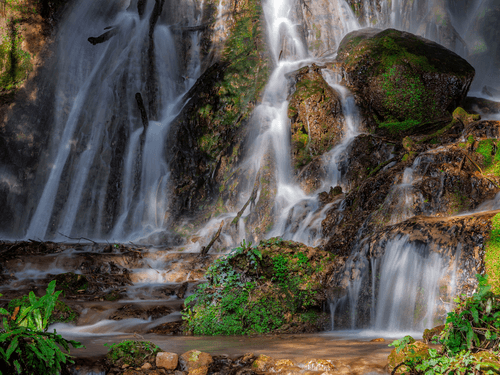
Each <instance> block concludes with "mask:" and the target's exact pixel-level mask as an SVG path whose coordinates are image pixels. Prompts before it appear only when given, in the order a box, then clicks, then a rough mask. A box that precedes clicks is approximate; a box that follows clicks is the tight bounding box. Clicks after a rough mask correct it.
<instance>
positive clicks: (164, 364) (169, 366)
mask: <svg viewBox="0 0 500 375" xmlns="http://www.w3.org/2000/svg"><path fill="white" fill-rule="evenodd" d="M178 363H179V356H178V355H177V354H175V353H168V352H160V353H158V354H157V355H156V367H158V368H164V369H166V370H175V369H176V368H177V365H178Z"/></svg>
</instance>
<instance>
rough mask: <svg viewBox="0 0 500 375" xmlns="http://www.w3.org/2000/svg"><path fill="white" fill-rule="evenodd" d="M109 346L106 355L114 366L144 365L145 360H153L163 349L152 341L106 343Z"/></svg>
mask: <svg viewBox="0 0 500 375" xmlns="http://www.w3.org/2000/svg"><path fill="white" fill-rule="evenodd" d="M104 346H107V347H109V352H108V354H107V355H106V357H107V359H108V361H109V362H110V363H111V365H113V366H122V365H129V366H136V367H137V366H142V365H143V364H144V363H145V362H153V361H154V359H155V357H156V354H158V353H159V352H161V349H160V347H159V346H157V345H156V344H154V343H152V342H151V341H132V340H126V341H122V342H120V343H115V344H104Z"/></svg>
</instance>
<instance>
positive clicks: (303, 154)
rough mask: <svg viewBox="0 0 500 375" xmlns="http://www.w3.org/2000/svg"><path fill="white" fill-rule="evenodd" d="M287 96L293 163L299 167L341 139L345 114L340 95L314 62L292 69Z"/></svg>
mask: <svg viewBox="0 0 500 375" xmlns="http://www.w3.org/2000/svg"><path fill="white" fill-rule="evenodd" d="M294 78H295V91H294V93H293V94H292V95H291V97H290V103H289V106H288V117H289V118H290V119H291V123H292V126H291V130H292V132H291V133H292V157H293V164H294V165H295V167H296V168H300V167H303V166H305V165H306V164H308V163H309V162H310V161H311V160H312V159H313V158H315V157H317V156H320V155H323V154H324V153H325V152H327V151H329V150H330V149H332V148H333V146H335V145H336V144H337V143H339V142H340V141H341V140H342V137H343V135H344V134H343V133H344V122H345V121H344V116H343V114H342V103H341V100H340V95H339V94H338V93H337V92H336V91H335V90H334V89H333V88H332V87H330V86H329V85H328V83H327V82H326V81H325V80H324V79H323V76H322V75H321V72H320V67H318V66H317V65H315V64H312V65H311V66H306V67H304V68H301V69H300V70H298V71H297V72H295V73H294Z"/></svg>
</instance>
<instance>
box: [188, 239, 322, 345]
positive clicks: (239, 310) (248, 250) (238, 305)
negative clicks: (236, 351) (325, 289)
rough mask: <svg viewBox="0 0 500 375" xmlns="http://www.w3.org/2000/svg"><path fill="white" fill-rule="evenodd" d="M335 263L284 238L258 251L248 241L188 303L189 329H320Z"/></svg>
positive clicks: (218, 266) (203, 332)
mask: <svg viewBox="0 0 500 375" xmlns="http://www.w3.org/2000/svg"><path fill="white" fill-rule="evenodd" d="M329 260H330V254H329V253H327V252H324V251H320V250H316V249H313V248H308V247H306V246H304V245H301V244H298V243H295V242H292V241H282V240H281V239H279V238H273V239H270V240H267V241H261V242H260V244H259V245H258V246H256V247H252V246H251V245H250V244H247V243H245V242H243V243H242V244H241V246H240V247H238V248H236V249H234V250H233V251H232V252H231V253H230V254H229V255H227V256H225V257H223V258H219V259H218V260H217V261H216V262H215V264H213V265H212V266H211V267H210V268H209V269H208V271H207V273H206V275H205V276H206V278H207V279H208V283H205V284H201V285H200V286H199V287H198V290H197V291H196V292H195V294H193V295H192V296H190V297H188V298H187V299H186V305H187V308H186V309H185V310H184V311H183V319H184V321H185V330H186V331H189V332H192V333H193V334H195V335H247V334H261V333H267V332H273V331H281V332H300V331H302V332H304V331H314V330H318V328H319V326H320V325H321V324H322V322H323V316H322V314H323V313H322V312H321V308H320V307H321V301H322V300H324V298H325V297H324V296H323V295H322V293H321V285H322V284H321V282H322V280H323V279H324V278H325V275H326V273H327V271H328V263H329ZM192 302H194V304H192ZM190 304H191V305H190Z"/></svg>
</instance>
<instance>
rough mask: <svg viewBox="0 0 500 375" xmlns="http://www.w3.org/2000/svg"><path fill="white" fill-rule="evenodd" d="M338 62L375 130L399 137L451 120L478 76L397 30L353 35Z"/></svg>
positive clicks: (343, 44)
mask: <svg viewBox="0 0 500 375" xmlns="http://www.w3.org/2000/svg"><path fill="white" fill-rule="evenodd" d="M337 60H338V62H340V63H342V64H343V69H344V72H345V74H344V77H345V83H346V84H347V86H348V87H349V88H350V89H351V91H352V92H353V93H354V95H355V97H356V101H357V103H358V105H359V106H360V107H361V108H362V110H363V111H365V112H364V113H363V114H364V117H365V119H366V120H367V121H370V122H371V123H370V127H371V128H372V129H373V130H375V131H377V132H378V133H381V134H385V135H390V136H392V137H397V138H402V137H404V136H405V135H407V134H411V133H415V132H425V131H426V130H428V128H429V127H432V125H433V123H434V122H436V121H442V120H443V119H449V118H450V116H449V113H451V112H453V110H454V109H455V108H456V107H458V106H460V105H461V103H462V102H463V101H464V99H465V97H466V95H467V92H468V90H469V88H470V85H471V83H472V80H473V79H474V75H475V70H474V68H473V67H472V66H471V65H470V64H469V63H468V62H467V61H465V60H464V59H463V58H461V57H460V56H458V55H457V54H455V53H454V52H452V51H450V50H448V49H446V48H444V47H443V46H441V45H439V44H437V43H434V42H431V41H430V40H427V39H424V38H422V37H419V36H416V35H413V34H411V33H407V32H403V31H397V30H394V29H387V30H383V31H381V30H379V29H371V28H368V29H362V30H357V31H354V32H351V33H349V34H347V35H346V36H345V37H344V39H343V40H342V42H341V44H340V47H339V52H338V56H337ZM434 125H435V124H434Z"/></svg>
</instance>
